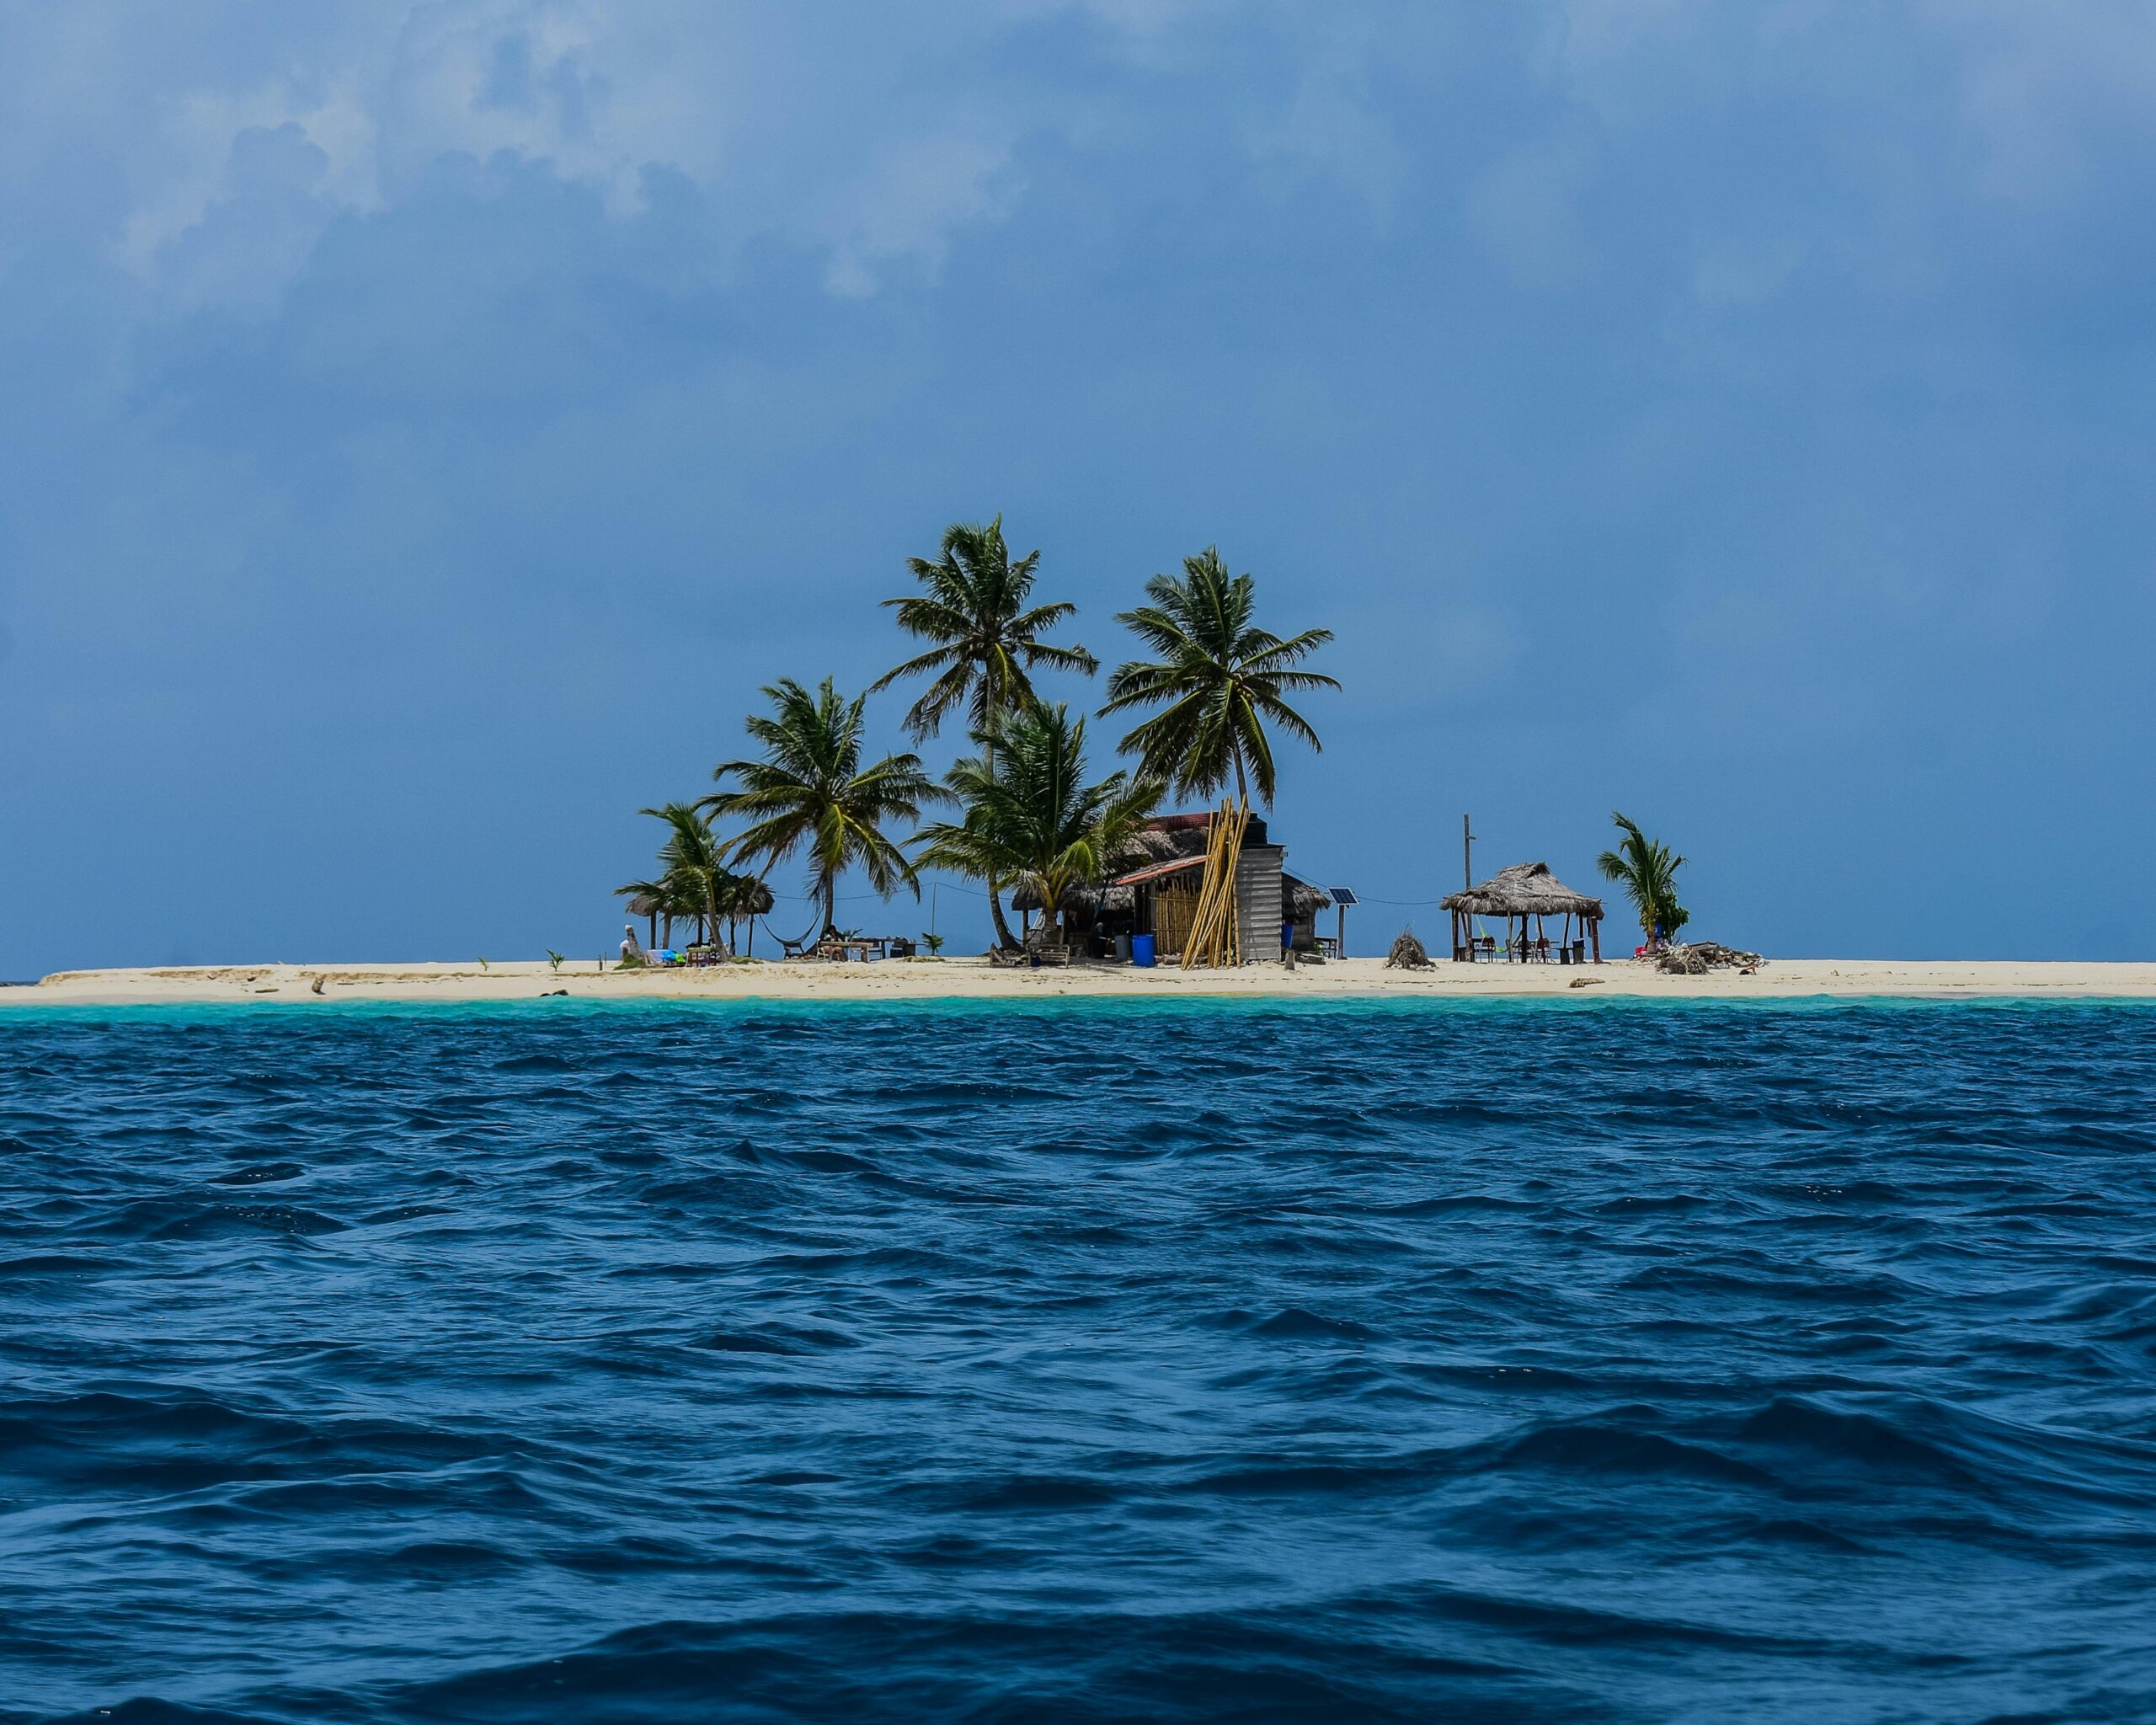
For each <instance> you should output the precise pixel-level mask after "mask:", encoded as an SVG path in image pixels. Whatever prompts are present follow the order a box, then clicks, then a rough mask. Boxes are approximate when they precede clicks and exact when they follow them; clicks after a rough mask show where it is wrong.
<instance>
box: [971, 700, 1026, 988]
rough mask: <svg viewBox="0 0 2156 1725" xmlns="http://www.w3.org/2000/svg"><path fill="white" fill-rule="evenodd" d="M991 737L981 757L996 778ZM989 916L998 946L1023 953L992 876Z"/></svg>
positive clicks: (990, 877) (991, 775)
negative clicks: (1005, 913)
mask: <svg viewBox="0 0 2156 1725" xmlns="http://www.w3.org/2000/svg"><path fill="white" fill-rule="evenodd" d="M989 710H990V711H991V712H993V711H994V710H995V708H994V707H993V706H992V705H991V707H990V709H989ZM993 735H994V734H993V733H992V732H991V733H990V738H991V740H989V741H986V742H984V743H983V744H982V745H981V751H980V756H981V760H982V761H983V762H984V763H985V765H986V766H987V767H988V776H989V777H990V778H994V777H995V742H994V741H993V740H992V738H993ZM988 916H989V920H990V921H991V922H993V923H994V924H995V944H996V946H997V947H998V948H1000V949H1001V950H1002V951H1004V952H1006V953H1016V952H1020V951H1022V950H1023V948H1022V947H1021V946H1020V944H1019V943H1018V942H1017V939H1015V938H1014V937H1012V935H1011V925H1010V924H1009V923H1007V922H1006V921H1004V920H1003V895H1002V891H1001V889H1000V888H999V887H998V885H997V884H996V879H995V876H994V875H992V874H991V875H990V876H989V878H988Z"/></svg>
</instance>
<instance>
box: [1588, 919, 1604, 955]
mask: <svg viewBox="0 0 2156 1725" xmlns="http://www.w3.org/2000/svg"><path fill="white" fill-rule="evenodd" d="M1587 932H1588V933H1589V934H1590V935H1592V936H1593V937H1594V962H1595V963H1596V964H1600V963H1601V962H1602V919H1601V918H1600V917H1599V916H1598V917H1596V918H1595V919H1594V921H1592V922H1590V923H1588V926H1587Z"/></svg>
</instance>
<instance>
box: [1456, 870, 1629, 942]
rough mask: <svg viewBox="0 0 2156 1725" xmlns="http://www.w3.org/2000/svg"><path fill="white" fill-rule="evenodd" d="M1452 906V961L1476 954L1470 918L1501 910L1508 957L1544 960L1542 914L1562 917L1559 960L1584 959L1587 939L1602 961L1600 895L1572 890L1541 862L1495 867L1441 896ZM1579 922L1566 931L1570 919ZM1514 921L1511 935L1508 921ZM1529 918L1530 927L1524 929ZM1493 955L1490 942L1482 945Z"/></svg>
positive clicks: (1545, 929)
mask: <svg viewBox="0 0 2156 1725" xmlns="http://www.w3.org/2000/svg"><path fill="white" fill-rule="evenodd" d="M1442 902H1443V903H1444V907H1445V909H1446V910H1448V911H1451V912H1452V955H1453V958H1454V961H1455V962H1459V963H1466V962H1470V961H1471V960H1472V959H1475V958H1476V956H1477V954H1476V947H1475V919H1476V917H1477V916H1501V917H1502V918H1503V919H1504V920H1505V922H1506V924H1507V925H1508V926H1507V928H1506V932H1505V953H1506V956H1507V957H1508V958H1513V959H1518V960H1519V961H1520V962H1522V963H1523V964H1524V963H1526V962H1527V961H1529V960H1530V959H1536V960H1540V962H1541V963H1543V964H1548V963H1549V962H1550V953H1551V948H1550V936H1549V929H1548V921H1547V919H1549V918H1550V917H1553V916H1561V917H1563V918H1564V922H1563V924H1562V927H1561V935H1560V937H1559V940H1558V943H1557V946H1556V953H1557V960H1556V961H1557V962H1558V963H1559V964H1583V963H1585V962H1586V959H1587V954H1588V943H1590V942H1592V943H1593V950H1594V962H1595V963H1596V964H1600V963H1601V962H1602V900H1599V899H1591V898H1589V897H1588V895H1586V894H1585V893H1576V892H1574V891H1573V890H1572V889H1571V888H1570V887H1568V886H1566V884H1564V882H1562V881H1561V880H1560V879H1557V877H1556V875H1554V874H1552V873H1550V865H1549V864H1548V863H1513V866H1512V867H1511V868H1501V869H1499V870H1498V871H1497V873H1495V874H1493V875H1492V876H1491V877H1490V878H1489V879H1487V880H1486V881H1484V882H1483V883H1482V884H1481V885H1480V886H1472V887H1470V888H1468V889H1467V890H1466V891H1465V892H1459V893H1454V894H1453V895H1451V896H1450V897H1449V898H1447V899H1445V900H1443V901H1442ZM1576 918H1577V921H1578V923H1579V927H1580V937H1578V938H1577V939H1576V938H1575V937H1574V936H1573V933H1572V924H1573V921H1574V919H1576ZM1513 922H1518V924H1519V933H1518V937H1516V938H1515V937H1514V936H1513V932H1512V930H1511V927H1510V925H1511V924H1512V923H1513ZM1530 922H1532V924H1533V925H1534V932H1533V933H1530V932H1529V923H1530ZM1488 950H1489V952H1490V954H1491V956H1492V958H1494V957H1495V956H1496V955H1497V954H1496V943H1494V942H1492V943H1491V946H1490V948H1488Z"/></svg>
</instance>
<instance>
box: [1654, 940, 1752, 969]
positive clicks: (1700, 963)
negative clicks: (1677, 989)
mask: <svg viewBox="0 0 2156 1725" xmlns="http://www.w3.org/2000/svg"><path fill="white" fill-rule="evenodd" d="M1766 962H1767V961H1766V960H1765V959H1763V958H1761V957H1760V956H1759V955H1758V953H1748V952H1745V951H1743V950H1742V948H1737V947H1726V946H1724V945H1722V944H1721V942H1719V941H1712V940H1695V941H1692V942H1690V943H1683V942H1680V943H1677V944H1676V945H1673V946H1671V947H1668V948H1665V949H1664V950H1663V951H1662V953H1661V954H1660V955H1659V956H1658V957H1657V959H1655V969H1657V970H1659V971H1661V972H1662V975H1665V976H1705V975H1706V974H1707V972H1709V971H1710V970H1757V969H1758V968H1759V967H1760V966H1761V965H1762V964H1765V963H1766Z"/></svg>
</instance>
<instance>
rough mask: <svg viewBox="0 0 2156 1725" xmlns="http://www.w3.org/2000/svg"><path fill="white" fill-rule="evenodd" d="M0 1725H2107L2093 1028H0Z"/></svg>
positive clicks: (1406, 1011)
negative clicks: (1971, 1724)
mask: <svg viewBox="0 0 2156 1725" xmlns="http://www.w3.org/2000/svg"><path fill="white" fill-rule="evenodd" d="M0 1150H4V1153H5V1156H6V1158H7V1163H6V1166H7V1169H8V1180H7V1183H6V1186H5V1188H4V1192H0V1311H4V1316H5V1322H4V1324H0V1372H3V1373H4V1376H3V1377H0V1719H4V1720H7V1721H9V1722H16V1721H29V1720H43V1719H48V1718H62V1717H64V1718H76V1717H81V1718H94V1717H113V1718H119V1719H122V1720H134V1721H161V1720H189V1721H197V1722H200V1721H206V1720H235V1719H237V1720H248V1721H270V1720H275V1721H302V1720H306V1721H313V1720H328V1721H337V1720H353V1721H407V1720H409V1721H467V1720H468V1721H521V1720H542V1719H546V1720H555V1719H574V1720H624V1721H627V1720H638V1721H645V1720H648V1721H679V1720H684V1719H691V1718H694V1719H703V1718H740V1719H757V1720H767V1719H775V1718H785V1717H830V1716H831V1715H833V1714H836V1713H840V1712H847V1713H853V1714H857V1715H861V1716H864V1717H879V1718H893V1717H895V1718H936V1719H951V1718H957V1719H1006V1718H1007V1719H1014V1720H1015V1719H1020V1718H1037V1717H1070V1718H1081V1719H1126V1718H1129V1719H1136V1718H1161V1717H1171V1718H1275V1719H1297V1718H1310V1719H1318V1718H1338V1717H1365V1718H1400V1719H1409V1718H1415V1719H1423V1718H1431V1717H1445V1718H1453V1719H1470V1720H1471V1719H1492V1720H1497V1719H1508V1720H1509V1719H1540V1718H1549V1719H1610V1720H1639V1721H1647V1720H1668V1719H1679V1720H1702V1721H1704V1720H1708V1719H1716V1720H1721V1719H1727V1718H1734V1717H1741V1718H1744V1719H1748V1720H1791V1721H1795V1720H1806V1721H1818V1720H1880V1721H1886V1720H1933V1719H1937V1720H1942V1721H1944V1720H1968V1719H1986V1718H1991V1719H2000V1720H2004V1719H2009V1718H2017V1719H2062V1720H2063V1719H2085V1718H2114V1719H2142V1718H2151V1717H2156V1630H2153V1629H2152V1625H2156V1597H2152V1594H2156V1581H2152V1571H2151V1567H2150V1564H2149V1562H2148V1553H2149V1551H2150V1550H2151V1549H2152V1546H2151V1539H2152V1535H2156V1401H2153V1400H2152V1397H2151V1390H2152V1384H2156V1204H2152V1202H2151V1200H2152V1198H2156V1160H2152V1158H2156V1011H2152V1010H2150V1009H2149V1008H2148V1007H2139V1006H2132V1005H2106V1004H2086V1005H2063V1004H2045V1005H2042V1006H2025V1005H2007V1004H1969V1005H1953V1006H1940V1005H1929V1004H1912V1003H1899V1004H1892V1005H1889V1004H1883V1003H1881V1004H1828V1003H1811V1004H1806V1005H1803V1006H1799V1007H1771V1008H1763V1007H1724V1006H1716V1005H1712V1004H1707V1003H1688V1004H1685V1005H1683V1006H1664V1005H1647V1004H1641V1003H1627V1002H1620V1001H1595V1002H1573V1001H1564V1002H1557V1003H1554V1004H1526V1003H1513V1002H1488V1003H1474V1004H1459V1005H1447V1006H1443V1007H1430V1006H1412V1007H1399V1006H1391V1007H1367V1006H1353V1005H1338V1004H1333V1005H1316V1006H1299V1007H1278V1006H1269V1005H1263V1004H1251V1003H1237V1004H1228V1003H1221V1002H1203V1003H1177V1004H1174V1005H1168V1006H1157V1005H1150V1004H1145V1005H1134V1004H1129V1003H1121V1002H1076V1001H1074V1002H1070V1003H1067V1004H1064V1005H1059V1006H1054V1007H1032V1008H1027V1009H1024V1010H1012V1009H1011V1008H1009V1007H1001V1006H995V1007H990V1006H974V1007H957V1006H949V1005H915V1006H911V1007H905V1008H899V1009H893V1008H889V1007H871V1006H849V1007H803V1006H792V1007H771V1006H760V1005H754V1004H751V1005H734V1006H728V1007H675V1006H639V1007H592V1006H586V1005H584V1004H583V1003H580V1002H576V1001H557V1002H543V1003H536V1004H532V1005H527V1006H525V1007H518V1008H515V1009H503V1008H498V1007H428V1008H424V1009H403V1008H393V1007H364V1008H328V1009H325V1008H323V1007H307V1008H302V1009H298V1010H293V1009H287V1008H280V1007H255V1008H238V1009H216V1010H210V1009H205V1010H196V1011H175V1010H173V1009H169V1008H154V1009H136V1010H131V1011H125V1012H109V1011H99V1010H93V1009H71V1010H67V1011H65V1012H21V1011H15V1012H9V1013H8V1014H7V1015H5V1016H4V1017H0Z"/></svg>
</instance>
